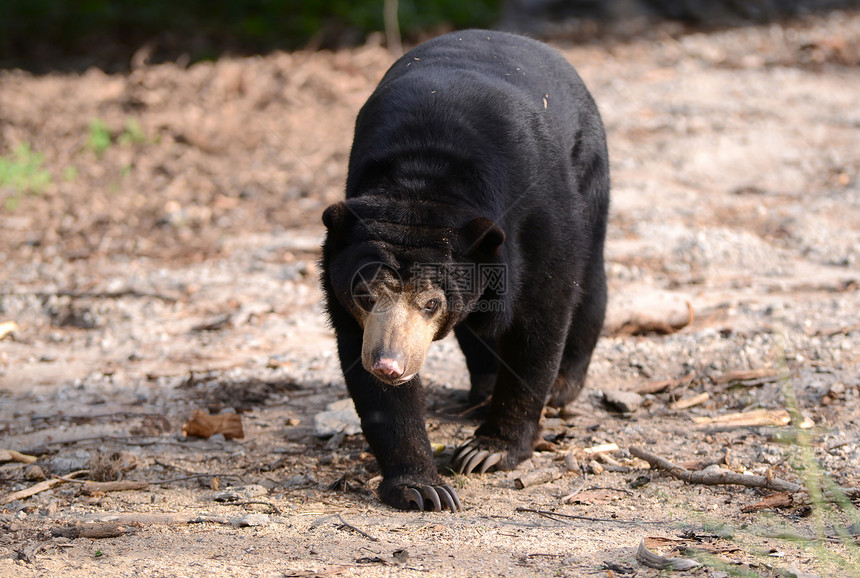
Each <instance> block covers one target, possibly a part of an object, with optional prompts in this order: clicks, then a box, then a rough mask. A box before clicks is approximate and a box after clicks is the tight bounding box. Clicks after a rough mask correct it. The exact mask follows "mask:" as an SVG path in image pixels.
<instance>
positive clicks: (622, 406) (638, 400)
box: [603, 389, 642, 413]
mask: <svg viewBox="0 0 860 578" xmlns="http://www.w3.org/2000/svg"><path fill="white" fill-rule="evenodd" d="M603 401H604V402H606V403H607V404H608V405H609V406H611V407H613V408H615V409H617V410H618V411H620V412H622V413H633V412H634V411H636V410H637V409H639V408H640V407H641V406H642V396H641V395H639V394H638V393H636V392H635V391H618V390H614V389H610V390H606V391H604V392H603Z"/></svg>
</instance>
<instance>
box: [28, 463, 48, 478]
mask: <svg viewBox="0 0 860 578" xmlns="http://www.w3.org/2000/svg"><path fill="white" fill-rule="evenodd" d="M46 478H47V476H46V475H45V471H44V470H43V469H42V468H41V467H40V466H37V465H36V464H31V465H29V466H27V468H26V469H25V470H24V479H26V480H27V481H28V482H41V481H42V480H44V479H46Z"/></svg>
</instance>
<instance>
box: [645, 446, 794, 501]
mask: <svg viewBox="0 0 860 578" xmlns="http://www.w3.org/2000/svg"><path fill="white" fill-rule="evenodd" d="M630 453H631V454H633V455H634V456H636V457H637V458H641V459H643V460H645V461H646V462H648V463H649V464H651V467H654V468H660V469H662V470H666V471H667V472H669V474H670V475H672V476H673V477H676V478H678V479H679V480H683V481H685V482H687V483H690V484H704V485H708V486H720V485H739V486H747V487H750V488H767V489H769V490H776V491H778V492H792V493H794V492H798V491H800V489H801V488H802V486H800V485H798V484H793V483H791V482H786V481H785V480H780V479H779V478H768V477H765V476H753V475H748V474H737V473H735V472H731V471H728V470H713V471H711V470H701V471H690V470H687V469H684V468H682V467H681V466H678V465H676V464H673V463H672V462H670V461H669V460H667V459H665V458H661V457H660V456H658V455H656V454H652V453H651V452H648V451H645V450H643V449H640V448H637V447H631V448H630Z"/></svg>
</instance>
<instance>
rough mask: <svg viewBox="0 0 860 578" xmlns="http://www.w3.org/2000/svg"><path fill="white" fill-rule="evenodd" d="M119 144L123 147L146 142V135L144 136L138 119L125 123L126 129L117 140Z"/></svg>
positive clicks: (131, 119)
mask: <svg viewBox="0 0 860 578" xmlns="http://www.w3.org/2000/svg"><path fill="white" fill-rule="evenodd" d="M117 142H118V143H119V144H121V145H133V144H142V143H145V142H146V134H144V132H143V128H141V126H140V123H139V122H137V119H134V118H129V119H127V120H126V121H125V128H124V129H123V130H122V133H120V135H119V137H118V138H117Z"/></svg>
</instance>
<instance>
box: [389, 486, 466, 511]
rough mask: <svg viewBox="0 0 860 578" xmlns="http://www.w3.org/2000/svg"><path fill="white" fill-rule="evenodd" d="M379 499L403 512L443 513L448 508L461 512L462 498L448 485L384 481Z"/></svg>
mask: <svg viewBox="0 0 860 578" xmlns="http://www.w3.org/2000/svg"><path fill="white" fill-rule="evenodd" d="M379 497H380V498H381V499H382V501H383V502H385V503H386V504H388V505H390V506H394V507H395V508H399V509H401V510H422V511H423V510H428V511H430V512H441V511H442V510H444V509H445V508H448V509H449V510H451V511H452V512H457V511H459V510H460V509H461V508H462V506H461V505H460V498H459V497H457V492H456V491H454V488H452V487H451V486H450V485H448V484H442V483H434V484H424V483H421V482H413V481H410V480H402V479H400V480H396V481H391V482H389V481H387V480H385V481H383V482H382V484H381V485H380V486H379Z"/></svg>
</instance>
